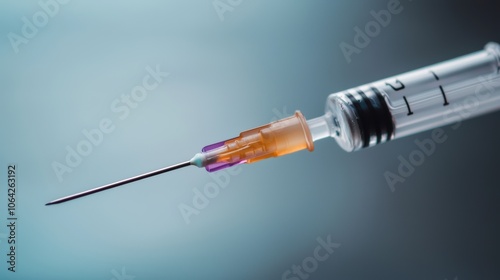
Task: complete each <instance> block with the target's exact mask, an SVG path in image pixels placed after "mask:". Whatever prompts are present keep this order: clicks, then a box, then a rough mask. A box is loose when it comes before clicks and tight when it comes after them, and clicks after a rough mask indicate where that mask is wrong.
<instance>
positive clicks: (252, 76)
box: [0, 0, 500, 280]
mask: <svg viewBox="0 0 500 280" xmlns="http://www.w3.org/2000/svg"><path fill="white" fill-rule="evenodd" d="M46 1H47V0H42V1H41V2H44V3H45V2H46ZM237 2H238V1H232V3H233V4H234V3H237ZM459 2H460V3H459ZM464 2H466V1H451V0H450V1H408V0H401V6H402V7H403V11H402V12H401V13H400V14H397V15H394V16H393V17H392V19H391V22H390V24H389V25H388V26H387V27H384V28H382V30H381V31H380V34H379V35H378V36H376V37H374V38H372V40H371V42H370V43H369V45H368V46H367V47H366V48H363V49H362V50H361V52H360V53H359V54H354V55H353V56H352V57H351V58H352V61H351V63H347V61H346V59H345V57H344V55H343V54H342V51H341V50H340V48H339V44H340V43H341V42H346V43H349V44H353V39H354V28H355V27H356V26H359V27H361V28H364V26H365V25H366V24H367V23H368V22H370V21H371V20H373V17H372V16H371V15H370V11H372V10H375V11H379V10H381V9H387V3H388V1H386V0H377V1H373V0H365V1H327V0H325V1H264V0H252V1H250V0H243V1H242V2H241V4H239V5H235V6H234V7H233V6H231V7H232V10H231V11H227V12H225V13H224V14H223V18H222V19H223V20H222V19H221V17H219V15H218V14H217V11H216V9H215V8H214V6H213V3H212V1H211V0H205V1H185V0H177V1H160V0H158V1H80V0H73V1H70V2H69V3H67V4H65V5H62V4H61V5H59V11H58V12H57V13H56V14H55V15H54V16H53V17H51V18H50V19H49V21H48V23H47V24H46V25H45V26H43V27H40V28H38V32H37V33H36V34H35V35H34V37H32V38H28V39H27V40H28V43H27V44H20V45H19V52H18V53H15V51H14V48H13V47H12V45H11V43H10V41H9V39H8V34H9V33H10V32H13V33H16V34H18V35H21V34H22V27H23V20H22V18H23V17H26V18H27V19H28V20H29V21H31V22H32V21H33V19H32V17H33V15H34V14H36V13H37V12H39V11H43V10H42V8H41V7H40V6H39V4H38V1H14V0H11V1H2V2H1V4H0V35H1V36H2V37H1V40H0V85H1V97H2V98H1V101H0V131H1V132H0V133H1V137H0V167H1V168H0V188H1V191H0V278H1V279H105V280H109V279H117V280H120V279H131V276H133V277H135V278H134V279H136V280H141V279H282V275H283V273H284V272H285V271H286V270H288V269H291V267H292V266H293V265H302V263H303V260H305V259H306V258H309V257H313V256H314V250H315V248H316V247H317V246H318V244H319V243H318V241H317V240H316V239H317V238H322V239H324V240H326V239H328V236H330V237H329V238H330V239H331V241H332V242H335V243H339V244H340V247H339V248H336V249H335V251H334V252H333V253H332V254H330V255H329V257H328V259H326V260H324V261H320V262H319V263H318V266H317V268H315V270H314V271H313V272H311V273H309V275H308V277H309V278H308V279H348V280H352V279H437V280H442V279H498V278H500V265H499V263H500V240H499V237H500V226H499V225H500V189H499V188H498V187H499V183H498V172H499V170H498V167H499V163H498V157H499V155H500V147H499V145H498V144H499V143H500V133H498V128H499V124H500V123H499V122H500V113H493V114H489V115H486V116H483V117H479V118H476V119H473V120H469V121H466V122H464V123H462V125H461V126H460V128H459V129H456V130H454V129H452V128H451V127H449V126H448V127H445V128H444V130H445V132H446V135H447V136H448V139H447V140H446V142H445V143H443V144H439V145H438V146H437V147H436V151H435V153H433V154H432V155H431V156H429V157H427V158H426V159H425V162H424V163H423V164H422V165H421V166H419V167H417V168H416V170H415V171H414V173H413V174H412V175H411V176H410V177H408V178H407V179H406V180H405V182H404V183H398V184H397V185H396V187H395V188H396V189H395V191H394V192H392V191H391V189H390V188H389V186H388V184H387V182H386V180H385V178H384V172H386V171H390V172H397V168H398V165H399V163H400V162H399V160H398V156H400V155H401V156H403V157H405V158H407V157H408V155H409V154H410V153H411V152H412V151H414V150H415V149H416V148H417V147H416V145H415V143H414V141H415V139H425V138H429V136H430V135H431V134H430V132H423V133H421V134H418V135H414V136H410V137H406V138H404V139H400V140H397V141H393V142H391V143H387V144H383V145H380V146H377V147H374V148H370V149H367V150H363V151H359V152H355V153H346V152H344V151H343V150H341V149H340V148H339V147H338V146H337V144H336V143H335V142H334V141H333V140H331V139H327V140H322V141H319V142H317V143H316V145H315V151H314V152H313V153H309V152H306V151H303V152H299V153H296V154H293V155H289V156H285V157H281V158H278V159H270V160H266V161H263V162H259V163H256V164H251V165H243V166H241V168H240V169H238V170H237V171H239V172H240V173H239V174H237V175H228V174H229V173H219V174H218V176H219V180H225V181H224V182H223V185H225V184H226V183H227V186H225V187H224V188H219V189H220V191H219V193H218V194H217V195H216V196H215V197H214V198H210V199H209V204H208V206H206V207H205V208H203V209H201V210H199V212H197V214H193V215H192V216H190V217H189V221H190V223H189V224H187V223H186V221H185V219H184V218H183V216H182V215H181V212H180V210H179V206H180V205H182V204H185V205H190V206H193V202H192V200H193V197H194V196H195V194H194V190H201V191H203V189H204V188H205V187H206V186H212V187H213V186H214V185H213V184H217V182H218V181H217V179H214V178H213V177H211V176H210V175H209V174H208V173H206V172H205V170H202V169H196V168H194V167H190V168H185V169H183V170H179V171H176V172H173V173H170V174H168V175H162V176H157V177H155V178H151V179H148V180H144V181H141V182H137V183H134V184H130V185H127V186H124V187H121V188H119V189H115V190H112V191H107V192H104V193H100V194H98V195H94V196H91V197H86V198H83V199H80V200H77V201H72V202H69V203H66V204H61V205H56V206H50V207H47V206H44V204H45V203H46V202H47V201H49V200H52V199H55V198H58V197H61V196H64V195H69V194H72V193H75V192H78V191H83V190H86V189H89V188H92V187H96V186H99V185H101V184H104V183H109V182H112V181H115V180H119V179H122V178H125V177H129V176H132V175H136V174H139V173H141V172H145V171H149V170H153V169H156V168H160V167H163V166H166V165H169V164H173V163H176V162H179V161H182V160H187V159H189V158H190V157H191V156H192V155H193V154H194V153H196V152H197V151H199V149H201V147H203V146H204V145H208V144H211V143H214V142H217V141H221V140H224V139H228V138H231V137H234V136H236V135H237V134H238V133H239V132H240V131H242V130H245V129H249V128H252V127H255V126H258V125H261V124H265V123H268V122H269V121H271V120H273V119H277V118H280V117H283V116H285V115H290V114H292V113H293V112H294V110H297V109H300V110H301V111H302V112H303V113H304V115H305V116H306V117H308V118H312V117H317V116H319V115H321V114H322V113H323V110H324V103H325V100H326V97H327V95H328V94H329V93H332V92H337V91H341V90H343V89H346V88H350V87H353V86H357V85H361V84H364V83H368V82H371V81H374V80H377V79H381V78H384V77H387V76H392V75H395V74H398V73H401V72H405V71H408V70H412V69H415V68H418V67H423V66H427V65H430V64H433V63H437V62H440V61H443V60H447V59H450V58H454V57H456V56H460V55H463V54H467V53H470V52H473V51H477V50H480V49H482V48H483V47H484V45H485V44H486V43H487V42H489V41H497V42H499V41H500V19H499V17H498V12H499V10H500V4H498V2H497V1H493V0H492V1H487V0H483V1H467V3H464ZM222 3H228V2H227V1H225V0H224V1H222ZM228 5H230V4H228ZM157 65H158V67H159V69H160V70H161V71H163V72H169V73H170V75H169V76H168V77H167V78H164V79H163V81H162V82H161V83H160V84H159V86H158V87H157V88H156V89H154V90H151V91H149V92H148V93H147V96H146V97H145V98H144V100H143V101H141V102H139V103H138V104H137V107H136V108H132V109H130V112H129V115H128V116H126V117H125V118H124V119H120V116H121V114H118V113H115V112H113V111H112V109H111V106H112V103H113V102H115V100H118V101H117V102H120V101H119V100H120V98H121V96H122V95H130V94H131V91H132V89H133V88H134V87H135V86H139V85H141V84H142V80H143V78H144V77H145V76H146V75H148V72H147V70H146V67H148V66H149V67H151V68H153V69H154V68H156V67H157ZM106 118H107V119H110V120H111V121H112V122H113V125H114V127H115V129H114V131H113V132H111V133H109V134H105V135H104V138H103V140H102V142H101V143H100V144H99V145H97V146H93V149H92V151H91V152H90V154H89V155H88V156H85V157H83V160H82V162H81V163H80V164H78V165H77V166H76V167H75V168H72V172H71V173H69V172H68V173H65V174H64V175H63V176H62V179H63V180H62V181H59V180H58V178H57V176H56V174H55V172H54V170H53V167H52V165H53V163H54V162H59V163H61V164H65V157H66V154H67V150H66V147H67V146H69V147H71V148H72V149H76V146H77V145H78V143H80V142H81V141H83V140H85V139H86V138H85V136H84V135H83V134H82V130H84V129H86V130H92V129H96V128H97V127H98V126H99V123H100V122H101V120H103V119H106ZM11 163H14V164H17V167H18V171H17V172H18V173H17V176H18V177H17V183H18V192H17V203H18V206H17V213H16V214H17V217H18V221H17V263H16V270H17V272H16V273H11V272H9V271H8V270H7V267H8V264H7V263H6V260H7V256H6V254H7V238H6V237H7V235H6V234H7V228H6V223H7V222H6V218H7V214H6V210H7V198H6V194H7V174H6V173H7V165H8V164H11ZM228 178H229V179H228ZM227 180H229V182H227ZM219 184H221V183H219ZM322 253H324V251H322ZM309 260H310V259H309ZM291 277H292V276H290V277H289V279H301V278H291ZM295 277H297V276H295Z"/></svg>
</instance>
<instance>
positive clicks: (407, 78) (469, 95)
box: [308, 43, 500, 151]
mask: <svg viewBox="0 0 500 280" xmlns="http://www.w3.org/2000/svg"><path fill="white" fill-rule="evenodd" d="M499 109H500V46H499V45H498V44H496V43H489V44H488V45H486V47H485V49H484V50H482V51H478V52H475V53H472V54H469V55H465V56H462V57H459V58H456V59H452V60H449V61H445V62H442V63H439V64H435V65H432V66H429V67H424V68H421V69H418V70H414V71H411V72H408V73H404V74H401V75H397V76H394V77H390V78H387V79H383V80H380V81H377V82H374V83H370V84H366V85H363V86H360V87H356V88H352V89H349V90H346V91H342V92H339V93H334V94H331V95H330V96H329V97H328V99H327V105H326V114H325V116H324V117H321V118H318V119H314V120H310V121H308V124H309V127H310V129H311V131H312V137H313V139H315V140H316V139H319V138H324V137H325V136H326V135H329V136H332V137H334V138H335V139H336V140H337V142H338V143H339V145H340V146H341V147H342V148H344V149H345V150H347V151H354V150H358V149H360V148H366V147H370V146H373V145H376V144H379V143H383V142H387V141H389V140H392V139H395V138H399V137H404V136H407V135H411V134H414V133H418V132H421V131H424V130H428V129H432V128H435V127H439V126H443V125H446V124H451V123H454V122H458V121H461V120H464V119H468V118H471V117H474V116H478V115H481V114H485V113H488V112H491V111H496V110H499Z"/></svg>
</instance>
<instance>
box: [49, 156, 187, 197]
mask: <svg viewBox="0 0 500 280" xmlns="http://www.w3.org/2000/svg"><path fill="white" fill-rule="evenodd" d="M189 165H191V162H190V161H185V162H181V163H178V164H174V165H171V166H168V167H164V168H160V169H158V170H154V171H151V172H148V173H144V174H141V175H137V176H134V177H130V178H128V179H124V180H121V181H117V182H114V183H111V184H107V185H104V186H101V187H98V188H95V189H91V190H88V191H83V192H79V193H76V194H73V195H69V196H65V197H62V198H59V199H56V200H53V201H51V202H49V203H47V204H45V205H52V204H59V203H63V202H66V201H69V200H73V199H76V198H80V197H84V196H87V195H90V194H94V193H97V192H101V191H104V190H107V189H111V188H114V187H118V186H121V185H125V184H128V183H132V182H135V181H139V180H142V179H145V178H148V177H152V176H155V175H158V174H162V173H165V172H169V171H172V170H176V169H179V168H183V167H186V166H189Z"/></svg>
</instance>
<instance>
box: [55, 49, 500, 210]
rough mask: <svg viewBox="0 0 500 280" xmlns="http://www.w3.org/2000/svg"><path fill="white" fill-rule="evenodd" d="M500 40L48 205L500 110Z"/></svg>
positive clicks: (348, 146)
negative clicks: (174, 173) (186, 171)
mask: <svg viewBox="0 0 500 280" xmlns="http://www.w3.org/2000/svg"><path fill="white" fill-rule="evenodd" d="M499 88H500V45H498V44H496V43H489V44H487V45H486V47H485V48H484V50H481V51H478V52H475V53H472V54H469V55H465V56H462V57H459V58H455V59H452V60H449V61H445V62H442V63H439V64H435V65H432V66H429V67H424V68H421V69H418V70H414V71H411V72H408V73H404V74H401V75H397V76H394V77H390V78H387V79H383V80H380V81H377V82H374V83H370V84H366V85H363V86H360V87H356V88H352V89H348V90H345V91H342V92H338V93H333V94H331V95H329V96H328V98H327V102H326V110H325V114H324V115H323V116H321V117H318V118H315V119H311V120H308V121H307V120H306V119H305V118H304V116H303V115H302V114H301V113H300V112H299V111H297V112H296V113H295V114H294V115H293V116H291V117H288V118H285V119H281V120H278V121H275V122H272V123H269V124H267V125H264V126H260V127H257V128H254V129H251V130H247V131H244V132H242V133H240V135H239V136H238V137H236V138H232V139H229V140H226V141H222V142H218V143H215V144H212V145H208V146H206V147H204V148H203V149H202V152H201V153H198V154H196V155H195V156H194V157H193V158H192V159H191V160H189V161H186V162H182V163H179V164H176V165H172V166H169V167H165V168H162V169H158V170H156V171H152V172H149V173H145V174H142V175H138V176H135V177H132V178H128V179H125V180H121V181H118V182H115V183H112V184H108V185H104V186H102V187H98V188H95V189H91V190H88V191H85V192H81V193H77V194H74V195H71V196H67V197H63V198H60V199H57V200H54V201H51V202H49V203H47V204H46V205H51V204H57V203H61V202H65V201H68V200H72V199H75V198H78V197H82V196H86V195H89V194H93V193H96V192H100V191H103V190H106V189H110V188H114V187H117V186H120V185H124V184H127V183H130V182H134V181H138V180H141V179H144V178H148V177H151V176H155V175H158V174H161V173H165V172H168V171H171V170H175V169H179V168H182V167H186V166H190V165H194V166H197V167H205V169H206V170H207V171H209V172H213V171H217V170H221V169H224V168H227V167H230V166H233V165H237V164H242V163H253V162H256V161H259V160H263V159H266V158H270V157H279V156H282V155H286V154H290V153H294V152H297V151H300V150H303V149H308V150H309V151H313V150H314V143H313V142H314V141H317V140H319V139H323V138H328V137H333V138H334V139H335V140H336V141H337V143H338V144H339V145H340V146H341V147H342V148H343V149H344V150H346V151H355V150H359V149H361V148H367V147H371V146H374V145H376V144H380V143H384V142H387V141H389V140H392V139H396V138H400V137H404V136H407V135H411V134H415V133H418V132H422V131H425V130H429V129H433V128H436V127H439V126H443V125H447V124H451V123H454V122H457V121H461V120H465V119H468V118H471V117H474V116H478V115H482V114H485V113H488V112H492V111H496V110H499V109H500V90H499Z"/></svg>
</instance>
